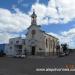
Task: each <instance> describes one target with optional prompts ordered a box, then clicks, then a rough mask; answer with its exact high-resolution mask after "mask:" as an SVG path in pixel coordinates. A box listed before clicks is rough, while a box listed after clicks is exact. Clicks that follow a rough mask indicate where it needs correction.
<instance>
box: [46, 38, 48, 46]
mask: <svg viewBox="0 0 75 75" xmlns="http://www.w3.org/2000/svg"><path fill="white" fill-rule="evenodd" d="M47 46H48V45H47V39H46V47H47Z"/></svg>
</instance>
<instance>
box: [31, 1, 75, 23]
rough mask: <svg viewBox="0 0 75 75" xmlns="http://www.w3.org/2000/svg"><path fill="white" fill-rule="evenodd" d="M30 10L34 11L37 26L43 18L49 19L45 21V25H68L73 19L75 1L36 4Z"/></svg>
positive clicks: (74, 16) (74, 15)
mask: <svg viewBox="0 0 75 75" xmlns="http://www.w3.org/2000/svg"><path fill="white" fill-rule="evenodd" d="M31 9H35V11H36V13H37V15H38V21H39V22H38V23H39V24H42V22H41V21H42V20H43V19H44V17H47V18H49V20H47V19H45V20H46V21H47V24H48V23H49V24H50V23H68V22H69V21H72V20H73V19H74V18H75V0H49V1H48V5H45V4H41V3H39V2H36V3H35V4H33V5H32V7H31ZM39 18H40V19H39Z"/></svg>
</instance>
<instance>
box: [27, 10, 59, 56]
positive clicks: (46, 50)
mask: <svg viewBox="0 0 75 75" xmlns="http://www.w3.org/2000/svg"><path fill="white" fill-rule="evenodd" d="M36 19H37V15H36V14H35V11H33V14H32V15H31V25H30V27H29V28H28V32H27V34H26V52H27V55H45V56H49V55H56V52H57V50H56V46H57V44H58V41H59V40H58V38H56V37H54V36H52V35H49V34H47V33H46V32H45V31H42V30H41V26H39V25H37V20H36Z"/></svg>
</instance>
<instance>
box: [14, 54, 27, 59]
mask: <svg viewBox="0 0 75 75" xmlns="http://www.w3.org/2000/svg"><path fill="white" fill-rule="evenodd" d="M15 57H16V58H25V57H26V55H23V54H22V55H18V54H17V55H16V56H15Z"/></svg>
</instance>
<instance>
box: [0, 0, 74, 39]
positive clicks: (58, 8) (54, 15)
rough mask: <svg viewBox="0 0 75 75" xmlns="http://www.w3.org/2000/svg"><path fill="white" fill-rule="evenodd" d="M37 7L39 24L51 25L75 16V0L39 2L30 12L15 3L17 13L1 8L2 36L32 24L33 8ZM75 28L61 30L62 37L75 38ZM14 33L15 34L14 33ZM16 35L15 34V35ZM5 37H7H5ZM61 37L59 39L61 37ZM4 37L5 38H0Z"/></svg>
mask: <svg viewBox="0 0 75 75" xmlns="http://www.w3.org/2000/svg"><path fill="white" fill-rule="evenodd" d="M20 2H21V3H22V2H23V0H18V4H19V3H20ZM33 9H35V11H36V14H37V23H38V24H39V25H50V24H51V23H68V22H69V21H71V20H73V19H74V18H75V0H49V1H48V5H45V4H43V3H42V4H41V3H39V2H38V0H37V2H36V3H34V4H32V6H31V9H30V11H28V14H26V13H23V12H22V11H20V9H19V8H16V6H15V5H13V10H14V11H15V13H12V12H11V11H10V10H8V9H4V8H0V36H1V37H3V36H4V35H5V32H6V35H9V36H8V37H10V36H11V34H7V33H8V32H9V33H12V32H20V31H22V30H25V29H27V28H28V27H29V26H30V23H31V18H30V15H31V14H32V10H33ZM74 33H75V29H74V28H73V29H70V30H69V31H63V32H61V35H56V36H58V37H59V36H60V38H63V39H65V38H64V36H67V37H66V38H68V39H71V38H70V37H72V38H73V39H74V36H75V35H74ZM12 35H13V34H12ZM13 36H14V35H13ZM4 38H5V37H4ZM60 38H59V39H60ZM0 39H3V38H0Z"/></svg>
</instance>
